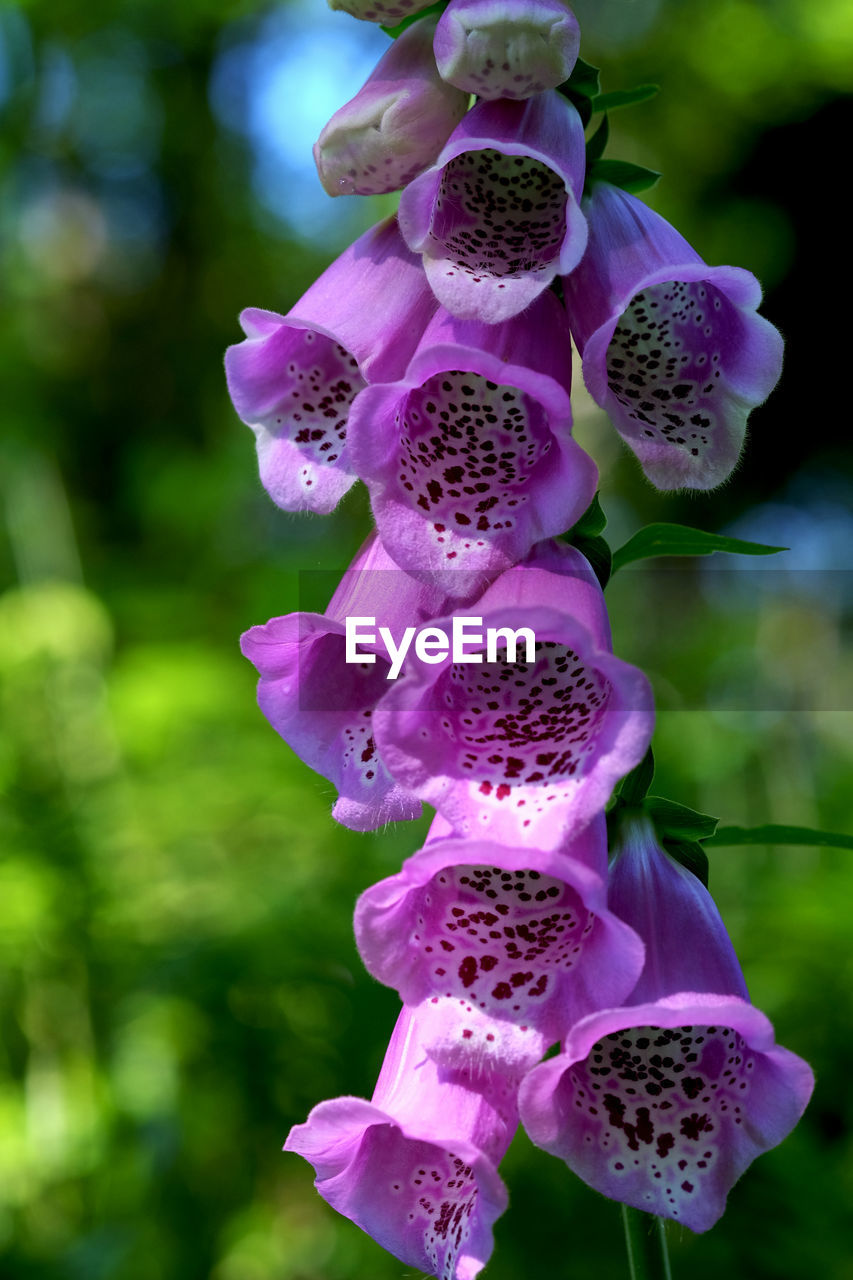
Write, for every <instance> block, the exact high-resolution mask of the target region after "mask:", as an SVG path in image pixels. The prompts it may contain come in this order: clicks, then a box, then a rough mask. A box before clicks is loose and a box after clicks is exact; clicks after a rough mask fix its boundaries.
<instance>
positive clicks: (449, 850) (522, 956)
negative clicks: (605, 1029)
mask: <svg viewBox="0 0 853 1280" xmlns="http://www.w3.org/2000/svg"><path fill="white" fill-rule="evenodd" d="M606 848H607V835H606V830H605V822H604V815H603V814H602V815H601V816H600V818H599V819H598V820H594V821H593V822H592V823H590V825H589V826H588V827H587V828H585V830H584V831H583V832H582V834H581V836H580V837H579V838H578V839H577V840H576V841H574V842H573V844H572V846H571V848H570V855H571V856H567V854H566V853H544V852H542V851H541V850H539V849H534V848H532V847H531V846H529V845H527V846H525V847H524V848H521V849H515V848H512V847H511V846H507V845H498V844H494V843H491V842H487V841H483V840H478V839H476V838H473V839H467V840H460V839H438V840H430V841H428V843H427V844H426V846H425V847H424V848H423V849H422V850H421V851H420V852H419V853H416V854H415V855H414V856H413V857H411V858H409V859H408V860H407V861H406V862H405V863H404V864H403V868H402V870H401V871H400V872H398V873H397V874H396V875H393V876H390V877H388V879H386V880H382V881H380V882H379V884H375V885H373V886H372V887H371V888H370V889H368V890H367V891H366V892H365V893H363V894H362V896H361V898H360V899H359V901H358V903H357V905H356V910H355V934H356V941H357V943H358V948H359V951H360V953H361V957H362V959H363V961H364V963H365V966H366V967H367V969H368V970H369V972H370V973H372V974H373V976H374V977H375V978H378V979H379V981H380V982H384V983H385V984H386V985H387V986H390V987H394V988H395V989H396V990H397V991H398V992H399V994H400V997H401V999H402V1000H403V1001H404V1002H405V1003H406V1004H409V1005H420V1004H422V1003H423V1004H424V1006H425V1007H424V1014H423V1023H424V1032H423V1036H424V1043H425V1044H426V1045H427V1046H428V1048H429V1052H430V1054H431V1056H432V1057H433V1058H435V1059H436V1060H437V1061H439V1062H441V1063H443V1064H444V1065H446V1066H454V1067H459V1068H464V1069H468V1070H472V1069H477V1070H483V1069H486V1068H488V1069H491V1070H499V1071H500V1072H501V1073H502V1074H503V1075H504V1076H506V1077H509V1078H513V1079H516V1080H520V1079H521V1077H522V1075H524V1073H525V1072H526V1071H529V1070H530V1068H531V1067H533V1066H535V1064H536V1063H537V1062H538V1061H539V1059H540V1058H541V1057H542V1055H543V1054H544V1053H545V1051H546V1049H547V1048H548V1046H549V1045H551V1044H554V1043H555V1041H557V1040H559V1039H560V1038H561V1036H562V1035H564V1034H565V1032H566V1031H567V1030H568V1028H569V1027H571V1026H572V1025H573V1024H574V1023H575V1022H576V1021H578V1019H579V1018H582V1017H583V1016H584V1015H585V1014H587V1013H591V1012H593V1011H595V1010H598V1009H601V1008H607V1007H609V1006H611V1005H612V1004H614V1003H616V1002H618V1001H620V1000H622V999H624V998H625V997H626V996H627V995H628V993H629V992H630V990H631V988H632V987H633V986H634V984H635V982H636V980H637V977H638V976H639V973H640V969H641V968H642V964H643V947H642V943H641V942H640V940H639V938H638V937H637V935H636V934H635V933H634V931H633V930H632V929H630V928H628V926H627V925H625V924H623V922H622V921H621V920H619V919H618V918H617V917H616V916H615V915H613V914H612V913H611V912H610V911H608V909H607V905H606V886H605V881H604V879H603V877H602V875H601V874H600V872H601V871H604V872H605V873H606V859H607V853H606Z"/></svg>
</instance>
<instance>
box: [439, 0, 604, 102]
mask: <svg viewBox="0 0 853 1280" xmlns="http://www.w3.org/2000/svg"><path fill="white" fill-rule="evenodd" d="M580 40H581V33H580V27H579V26H578V22H577V19H576V18H575V15H574V14H573V13H572V11H571V9H569V8H568V6H567V5H565V4H563V2H562V0H451V3H450V4H449V5H448V6H447V8H446V9H445V11H444V13H443V14H442V16H441V19H440V21H439V24H438V30H437V31H436V33H435V60H436V62H437V64H438V69H439V71H440V72H441V74H442V75H443V76H444V78H445V80H449V81H450V83H451V84H455V85H457V86H458V87H459V88H460V89H464V90H465V91H466V92H467V93H476V94H477V96H478V97H480V98H485V99H494V98H514V99H521V98H530V97H532V96H533V94H535V93H543V92H544V91H545V90H546V89H555V88H556V87H557V85H558V84H562V83H563V81H564V80H568V78H569V76H570V75H571V74H572V68H573V67H574V65H575V63H576V62H577V58H578V51H579V49H580Z"/></svg>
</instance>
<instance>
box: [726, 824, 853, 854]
mask: <svg viewBox="0 0 853 1280" xmlns="http://www.w3.org/2000/svg"><path fill="white" fill-rule="evenodd" d="M734 844H799V845H813V846H815V847H817V848H820V849H853V836H847V835H841V834H839V833H838V832H836V831H816V830H815V829H814V827H789V826H787V825H786V824H785V823H778V822H768V823H765V824H764V826H761V827H718V828H717V831H716V832H715V834H714V835H713V837H712V838H711V839H710V840H709V841H708V845H709V846H711V845H713V846H714V847H715V848H716V847H717V846H718V845H720V846H721V845H734Z"/></svg>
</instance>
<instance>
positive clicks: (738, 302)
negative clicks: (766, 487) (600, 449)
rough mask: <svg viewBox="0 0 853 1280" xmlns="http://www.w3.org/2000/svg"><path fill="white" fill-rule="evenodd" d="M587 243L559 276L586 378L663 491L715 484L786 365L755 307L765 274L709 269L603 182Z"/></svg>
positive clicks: (593, 201) (589, 205)
mask: <svg viewBox="0 0 853 1280" xmlns="http://www.w3.org/2000/svg"><path fill="white" fill-rule="evenodd" d="M584 211H585V212H586V215H587V218H588V220H589V246H588V249H587V252H586V254H585V256H584V258H583V261H582V262H581V264H580V266H579V267H578V268H577V270H576V271H574V272H573V273H572V275H570V276H568V277H567V278H566V279H565V280H564V282H563V284H564V294H565V300H566V308H567V310H568V313H569V320H570V324H571V327H572V333H573V335H574V337H575V340H576V342H577V344H578V347H579V349H580V351H581V354H582V356H583V371H584V380H585V382H586V384H587V386H588V388H589V390H590V393H591V395H592V396H593V398H594V399H595V401H596V402H597V403H598V404H599V405H601V407H602V408H603V409H606V410H607V412H608V413H609V414H610V417H611V419H612V421H613V424H614V426H615V427H616V429H617V430H618V431H619V433H620V435H621V436H622V437H623V439H624V440H625V441H626V442H627V443H628V444H629V445H630V447H631V448H632V449H633V450H634V452H635V453H636V455H637V457H638V458H639V460H640V462H641V464H642V466H643V470H644V471H645V473H646V475H647V476H648V478H649V479H650V480H651V481H652V483H653V484H656V485H657V486H658V488H660V489H677V488H681V487H686V488H691V489H711V488H713V487H714V486H715V485H717V484H720V483H721V482H722V481H723V480H725V479H726V477H727V476H728V475H729V474H730V473H731V471H732V468H733V467H734V466H735V464H736V463H737V460H738V457H739V455H740V451H741V447H742V445H743V439H744V433H745V430H746V420H747V416H748V415H749V413H750V411H751V410H752V409H753V408H755V406H756V405H758V404H761V402H762V401H763V400H766V398H767V396H768V395H769V394H770V392H771V391H772V389H773V387H774V386H775V384H776V382H777V380H778V377H779V373H780V370H781V365H782V339H781V337H780V335H779V333H778V331H777V330H776V329H775V328H774V327H773V325H771V324H770V323H769V322H768V321H767V320H765V319H764V318H763V317H762V316H759V315H757V314H756V307H757V306H758V304H759V302H760V301H761V289H760V287H759V285H758V281H757V280H756V279H755V277H754V276H753V275H751V274H750V273H749V272H748V271H743V270H741V269H740V268H738V267H709V266H707V265H706V264H705V263H704V262H703V261H702V259H701V258H700V257H699V255H698V254H697V253H696V251H695V250H694V249H692V248H691V247H690V245H689V244H688V243H687V241H686V240H684V239H683V238H682V237H681V236H680V235H679V234H678V232H677V231H675V230H674V228H673V227H671V226H670V225H669V224H668V223H667V222H665V221H664V219H663V218H661V217H660V216H659V215H658V214H656V213H654V212H653V211H652V210H651V209H649V208H648V207H647V206H646V205H645V204H643V202H642V201H641V200H638V199H637V198H636V197H635V196H632V195H630V194H628V193H627V192H625V191H621V190H619V189H618V188H616V187H611V186H609V185H608V184H606V183H596V184H595V185H594V186H593V191H592V195H591V197H590V198H589V199H588V200H587V201H585V202H584Z"/></svg>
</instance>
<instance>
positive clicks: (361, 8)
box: [328, 0, 426, 27]
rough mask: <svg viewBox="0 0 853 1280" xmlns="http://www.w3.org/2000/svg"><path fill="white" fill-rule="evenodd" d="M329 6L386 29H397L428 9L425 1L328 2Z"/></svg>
mask: <svg viewBox="0 0 853 1280" xmlns="http://www.w3.org/2000/svg"><path fill="white" fill-rule="evenodd" d="M328 5H329V8H330V9H342V10H343V12H344V13H350V14H352V16H353V17H354V18H363V19H364V21H365V22H378V23H381V24H382V26H386V27H395V26H396V25H397V23H398V22H401V21H402V20H403V18H409V17H411V15H412V14H413V13H417V12H418V10H419V9H424V8H426V6H425V4H424V0H328Z"/></svg>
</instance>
